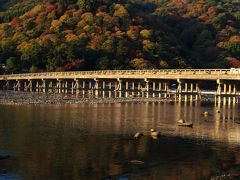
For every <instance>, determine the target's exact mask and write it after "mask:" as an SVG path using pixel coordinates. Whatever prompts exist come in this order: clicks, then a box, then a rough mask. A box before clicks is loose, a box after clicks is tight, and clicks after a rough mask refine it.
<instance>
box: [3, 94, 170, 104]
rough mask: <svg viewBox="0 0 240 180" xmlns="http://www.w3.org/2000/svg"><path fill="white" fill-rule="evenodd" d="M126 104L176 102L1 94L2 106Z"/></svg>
mask: <svg viewBox="0 0 240 180" xmlns="http://www.w3.org/2000/svg"><path fill="white" fill-rule="evenodd" d="M126 102H136V103H143V102H174V99H165V98H161V99H160V98H145V97H128V98H125V97H122V98H117V97H107V98H102V97H98V98H97V97H94V96H85V97H83V96H81V95H78V96H76V95H71V94H54V93H40V92H31V93H30V92H12V91H1V92H0V104H80V103H90V104H95V103H126Z"/></svg>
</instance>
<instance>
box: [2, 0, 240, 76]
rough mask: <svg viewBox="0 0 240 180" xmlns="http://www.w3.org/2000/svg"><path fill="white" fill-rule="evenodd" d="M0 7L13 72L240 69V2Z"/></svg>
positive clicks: (81, 1)
mask: <svg viewBox="0 0 240 180" xmlns="http://www.w3.org/2000/svg"><path fill="white" fill-rule="evenodd" d="M0 6H1V7H0V11H1V12H0V64H5V65H6V67H7V71H6V70H4V72H5V73H6V72H7V73H12V72H14V73H18V72H44V71H73V70H99V69H153V68H154V69H157V68H228V67H240V3H239V1H238V0H235V1H234V0H233V1H229V0H118V1H117V0H115V1H113V0H39V1H37V0H0ZM2 73H3V70H2Z"/></svg>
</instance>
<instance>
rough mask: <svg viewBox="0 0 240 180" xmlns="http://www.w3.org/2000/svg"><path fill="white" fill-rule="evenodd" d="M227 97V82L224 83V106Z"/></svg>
mask: <svg viewBox="0 0 240 180" xmlns="http://www.w3.org/2000/svg"><path fill="white" fill-rule="evenodd" d="M226 95H227V84H226V82H224V83H223V96H224V97H223V105H224V106H226V103H227V100H226Z"/></svg>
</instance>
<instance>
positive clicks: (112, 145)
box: [0, 103, 240, 180]
mask: <svg viewBox="0 0 240 180" xmlns="http://www.w3.org/2000/svg"><path fill="white" fill-rule="evenodd" d="M216 109H217V107H215V106H214V105H207V104H205V105H200V104H179V103H172V104H171V103H143V104H137V103H123V104H78V105H0V114H1V116H0V179H2V178H3V179H166V180H169V179H210V178H211V177H214V176H216V175H221V174H224V173H225V174H227V173H228V172H229V169H230V170H231V168H235V167H239V164H240V145H239V143H240V124H239V123H240V110H239V108H238V107H237V106H236V107H225V108H221V109H220V111H221V113H219V114H218V113H216ZM204 111H208V112H209V113H210V115H209V116H208V117H204V115H203V112H204ZM180 118H184V119H186V120H192V121H193V123H194V126H193V128H186V127H185V128H184V127H178V126H176V122H177V120H179V119H180ZM150 128H155V129H156V130H158V131H160V132H162V133H163V135H164V136H163V137H161V138H160V139H159V140H154V139H152V138H151V137H150V136H149V129H150ZM138 131H142V132H144V135H145V136H144V137H143V138H142V139H140V140H138V141H136V140H134V139H133V138H132V137H133V134H134V133H135V132H138ZM239 169H240V168H239Z"/></svg>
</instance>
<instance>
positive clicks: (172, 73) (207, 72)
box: [0, 69, 240, 80]
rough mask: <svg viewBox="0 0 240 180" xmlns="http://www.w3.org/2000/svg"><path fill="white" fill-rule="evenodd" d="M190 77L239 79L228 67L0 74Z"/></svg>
mask: <svg viewBox="0 0 240 180" xmlns="http://www.w3.org/2000/svg"><path fill="white" fill-rule="evenodd" d="M95 78H100V79H118V78H119V79H121V78H123V79H168V80H177V79H191V80H217V79H222V80H240V71H239V70H232V69H231V70H230V69H166V70H107V71H76V72H47V73H27V74H9V75H0V80H31V79H32V80H34V79H95Z"/></svg>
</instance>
